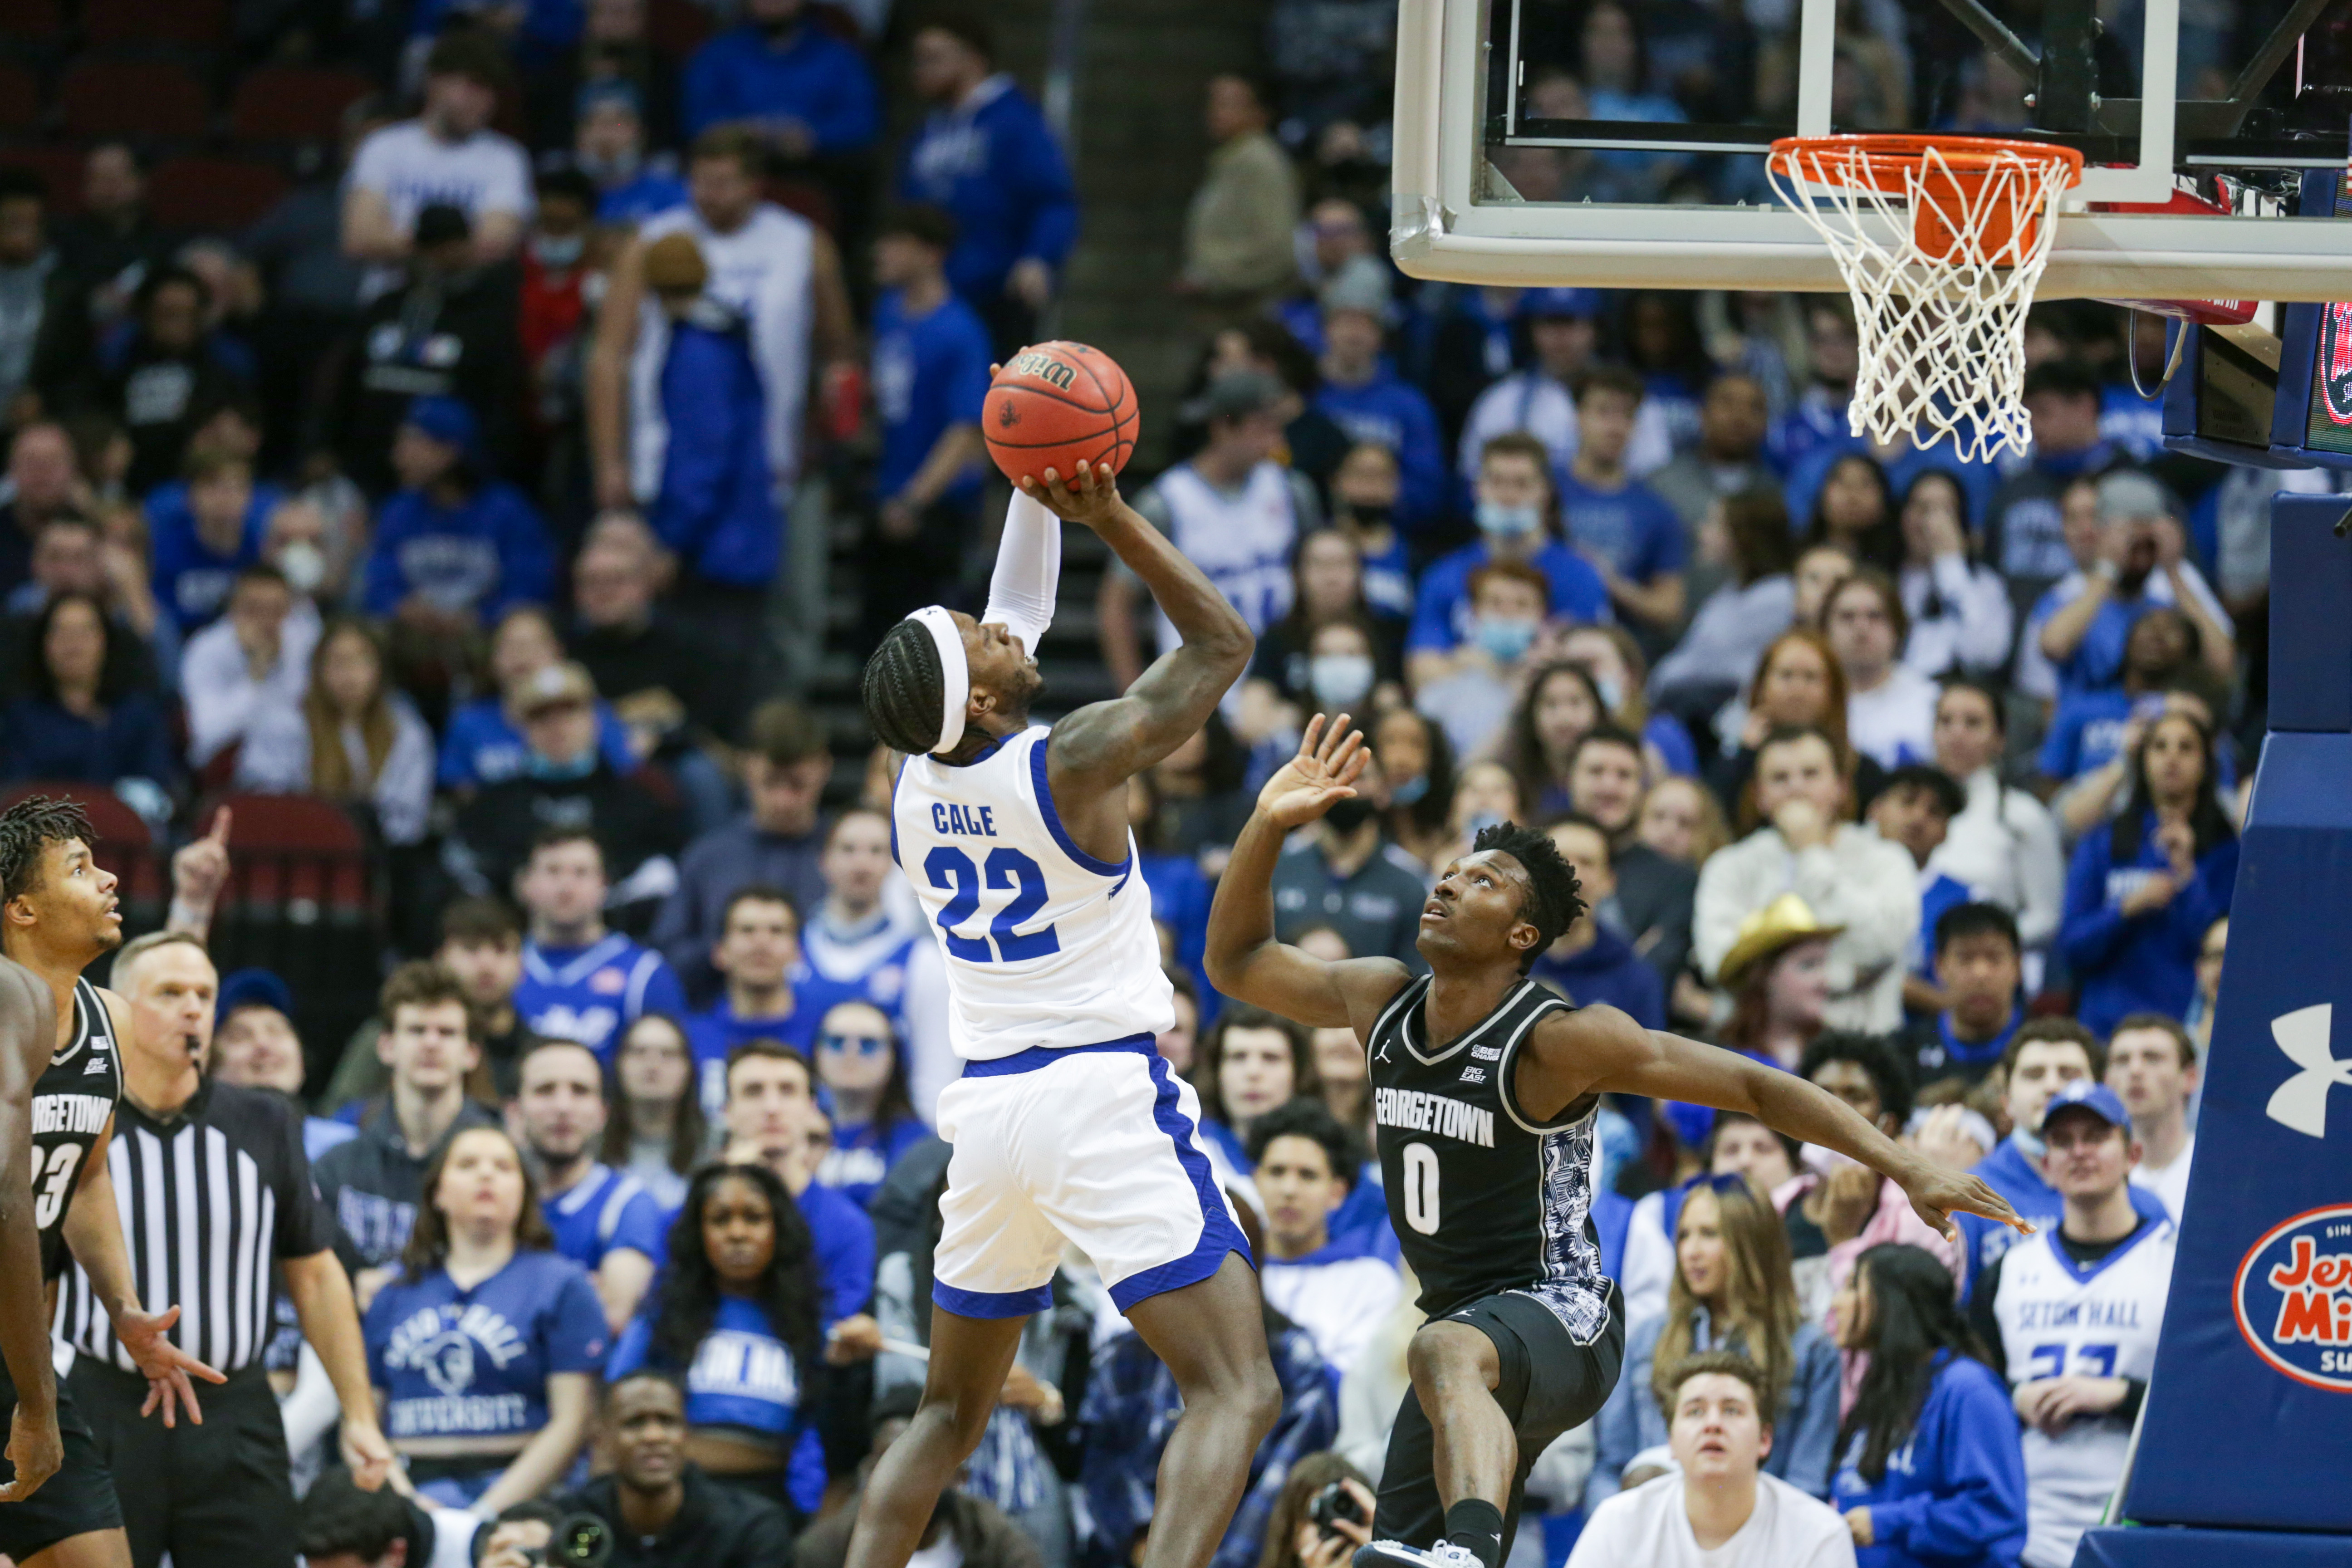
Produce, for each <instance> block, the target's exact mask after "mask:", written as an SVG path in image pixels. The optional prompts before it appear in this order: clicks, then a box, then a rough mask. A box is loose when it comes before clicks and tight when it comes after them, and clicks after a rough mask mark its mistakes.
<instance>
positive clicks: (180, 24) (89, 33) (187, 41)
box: [81, 0, 228, 49]
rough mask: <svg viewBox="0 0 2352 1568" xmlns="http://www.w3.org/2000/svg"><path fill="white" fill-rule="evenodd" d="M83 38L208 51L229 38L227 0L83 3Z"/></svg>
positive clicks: (94, 0) (108, 43)
mask: <svg viewBox="0 0 2352 1568" xmlns="http://www.w3.org/2000/svg"><path fill="white" fill-rule="evenodd" d="M81 23H82V36H83V37H84V38H86V39H87V40H88V41H89V42H90V43H92V44H98V45H101V46H111V45H120V44H132V45H140V44H172V45H177V46H179V47H184V48H198V49H209V48H215V47H219V46H220V45H221V44H223V43H226V41H227V38H228V0H84V4H83V5H82V14H81Z"/></svg>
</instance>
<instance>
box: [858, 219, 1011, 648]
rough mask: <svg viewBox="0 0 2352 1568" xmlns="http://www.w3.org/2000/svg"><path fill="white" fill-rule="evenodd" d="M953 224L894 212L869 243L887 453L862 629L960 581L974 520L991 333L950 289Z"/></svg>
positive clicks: (864, 573) (877, 477)
mask: <svg viewBox="0 0 2352 1568" xmlns="http://www.w3.org/2000/svg"><path fill="white" fill-rule="evenodd" d="M955 236H956V228H955V220H954V219H953V218H951V217H950V216H948V215H947V214H946V213H945V212H943V211H942V210H940V208H938V207H933V206H907V207H901V208H899V209H898V210H897V211H895V212H893V213H892V214H890V215H889V216H887V217H886V218H885V219H884V220H883V223H882V229H881V232H880V234H878V235H877V237H875V241H874V281H875V283H876V284H877V286H878V287H879V288H880V289H882V291H883V292H882V297H881V298H880V299H879V300H876V301H875V305H874V361H873V365H874V369H873V384H874V411H875V414H876V416H877V417H878V418H879V420H880V421H881V425H882V453H881V458H880V460H879V461H877V463H876V465H875V469H874V500H875V505H876V509H877V510H876V515H875V521H874V524H873V527H872V528H871V529H869V530H868V531H867V533H866V546H865V550H864V552H862V559H861V566H860V574H859V576H860V580H861V581H862V582H863V583H864V584H865V585H866V637H867V640H869V641H878V640H879V639H880V637H881V635H882V633H883V632H885V631H887V629H888V628H889V625H890V623H891V622H893V621H897V620H899V619H901V618H903V617H904V616H906V615H907V614H908V612H909V611H911V610H915V609H919V608H920V607H921V606H922V605H929V604H934V603H937V602H938V601H939V600H940V597H941V595H942V594H943V592H944V590H945V588H946V587H947V585H948V584H952V583H953V582H954V581H955V578H956V575H957V571H958V568H959V567H960V565H961V555H962V546H963V542H964V541H965V540H966V539H969V538H970V537H971V534H972V531H973V530H974V528H975V527H976V526H977V525H978V522H979V511H980V480H981V458H982V454H983V453H984V451H985V450H986V448H985V447H984V446H983V444H982V440H981V435H980V405H981V400H982V399H983V398H985V397H986V396H987V395H988V366H989V359H990V351H989V344H988V329H987V327H985V326H984V325H982V322H981V320H980V318H979V317H978V316H976V315H974V314H973V313H972V309H971V306H970V305H968V304H966V303H964V301H963V300H960V299H958V298H957V297H956V295H955V293H954V291H953V290H952V289H950V288H949V287H948V276H947V268H946V264H947V259H948V257H949V256H950V254H951V253H952V252H953V250H954V247H955Z"/></svg>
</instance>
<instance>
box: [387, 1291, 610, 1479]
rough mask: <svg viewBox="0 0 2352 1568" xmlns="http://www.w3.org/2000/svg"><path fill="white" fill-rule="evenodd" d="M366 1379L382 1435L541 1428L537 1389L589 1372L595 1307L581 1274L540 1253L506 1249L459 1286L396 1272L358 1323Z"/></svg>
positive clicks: (600, 1317)
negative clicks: (378, 1393) (479, 1277)
mask: <svg viewBox="0 0 2352 1568" xmlns="http://www.w3.org/2000/svg"><path fill="white" fill-rule="evenodd" d="M366 1337H367V1354H368V1381H369V1382H371V1383H373V1384H374V1385H375V1386H376V1387H377V1388H379V1389H382V1390H383V1394H384V1400H385V1404H384V1424H383V1429H384V1434H385V1436H389V1437H391V1438H393V1439H394V1440H395V1441H397V1440H399V1439H400V1438H403V1437H504V1436H528V1435H529V1434H530V1433H533V1432H536V1431H538V1430H539V1429H540V1428H541V1427H542V1426H546V1425H547V1380H548V1379H549V1378H550V1377H551V1376H553V1375H555V1374H556V1373H568V1372H582V1373H590V1374H592V1375H593V1373H596V1372H597V1370H598V1369H599V1368H600V1367H602V1365H603V1364H604V1352H605V1345H606V1342H605V1331H604V1307H603V1306H602V1305H601V1304H599V1303H598V1301H597V1300H596V1291H595V1288H594V1287H593V1286H592V1285H590V1284H589V1283H588V1274H587V1271H586V1270H585V1269H583V1268H581V1267H580V1265H578V1264H577V1263H574V1262H572V1260H571V1259H570V1258H562V1257H559V1256H558V1255H557V1254H555V1253H552V1252H539V1251H533V1252H518V1253H516V1254H515V1255H514V1257H513V1258H511V1259H509V1261H508V1263H507V1266H506V1267H505V1268H501V1269H499V1271H498V1272H497V1273H496V1274H493V1275H491V1276H490V1277H489V1278H488V1279H485V1280H483V1281H481V1282H480V1283H479V1284H478V1285H475V1286H474V1287H473V1288H472V1289H459V1288H458V1285H457V1281H456V1280H454V1279H450V1278H449V1271H448V1270H447V1269H446V1268H438V1269H436V1270H434V1271H433V1272H432V1273H431V1274H428V1275H426V1276H425V1278H424V1279H410V1278H409V1277H408V1276H407V1275H406V1274H403V1275H401V1276H400V1277H399V1278H397V1279H394V1280H393V1281H392V1282H391V1283H390V1284H388V1285H386V1286H385V1287H384V1288H383V1289H382V1290H380V1291H378V1292H377V1293H376V1298H375V1300H374V1301H373V1302H372V1303H370V1304H369V1307H368V1312H367V1322H366Z"/></svg>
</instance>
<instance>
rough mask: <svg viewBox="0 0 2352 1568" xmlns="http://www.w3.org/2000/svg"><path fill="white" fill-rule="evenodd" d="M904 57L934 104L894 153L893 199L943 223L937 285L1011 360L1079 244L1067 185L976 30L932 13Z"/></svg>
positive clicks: (1037, 118) (1057, 152)
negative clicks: (944, 243)
mask: <svg viewBox="0 0 2352 1568" xmlns="http://www.w3.org/2000/svg"><path fill="white" fill-rule="evenodd" d="M912 54H913V58H912V60H911V61H910V64H911V67H912V75H913V78H914V86H915V90H916V91H917V92H918V93H920V94H921V95H922V96H923V97H924V98H926V99H928V100H930V102H931V104H932V105H933V107H932V110H931V112H930V113H929V115H928V116H926V117H925V119H924V121H923V123H922V125H921V126H920V127H919V128H918V129H917V131H916V132H915V135H914V139H913V140H912V141H910V142H908V144H907V150H906V152H905V153H902V154H901V155H900V158H899V162H898V198H899V199H900V200H901V201H908V202H922V203H925V204H927V205H931V206H935V207H940V208H943V209H944V210H945V211H946V212H947V213H949V214H950V216H953V217H954V219H955V222H956V245H955V248H954V249H953V250H951V251H950V252H949V253H948V261H947V271H948V281H949V282H950V283H951V284H953V285H954V286H955V291H956V293H957V294H958V295H960V296H961V298H962V300H963V301H964V302H965V303H966V304H968V305H970V306H971V308H972V309H973V310H977V311H978V312H980V317H981V320H982V321H986V322H987V323H988V328H989V339H990V342H992V344H993V345H994V347H995V350H996V353H997V357H998V358H1000V359H1010V358H1011V357H1012V354H1013V350H1014V349H1017V348H1019V347H1020V346H1021V345H1022V344H1023V343H1025V342H1029V341H1030V340H1031V339H1032V338H1033V337H1034V335H1035V328H1036V323H1037V312H1038V311H1039V310H1044V309H1045V303H1046V301H1047V300H1051V299H1052V298H1053V295H1054V279H1055V272H1056V271H1057V270H1058V269H1059V268H1060V267H1061V265H1062V262H1063V259H1064V258H1066V257H1067V256H1068V255H1069V253H1070V246H1071V243H1072V242H1073V241H1075V240H1076V238H1077V237H1078V197H1077V187H1076V184H1075V183H1074V182H1073V181H1072V180H1071V178H1070V165H1069V163H1068V161H1067V160H1066V158H1064V157H1063V155H1062V149H1061V147H1060V146H1059V145H1058V144H1057V143H1056V142H1055V141H1054V133H1053V132H1052V131H1050V130H1049V129H1047V127H1046V124H1045V116H1044V115H1043V114H1041V113H1039V112H1038V111H1037V108H1036V106H1035V105H1034V104H1032V103H1031V102H1030V101H1029V100H1028V99H1026V98H1025V97H1024V96H1023V95H1022V93H1021V90H1020V89H1018V88H1016V87H1015V86H1013V79H1012V77H1010V76H1008V75H1006V74H1005V73H1003V72H1002V71H999V70H997V69H996V58H995V57H996V46H995V42H994V40H993V38H992V36H991V35H990V33H989V31H988V27H987V25H986V23H984V22H982V21H981V20H979V19H978V18H977V17H975V16H972V15H971V13H968V12H966V13H960V14H956V15H952V16H950V15H948V14H944V13H942V14H940V15H938V16H931V17H929V18H928V19H927V20H925V22H924V23H923V25H922V26H921V27H920V28H919V30H918V31H917V32H916V34H915V39H914V47H913V50H912Z"/></svg>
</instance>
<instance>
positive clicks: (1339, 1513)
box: [1307, 1481, 1372, 1535]
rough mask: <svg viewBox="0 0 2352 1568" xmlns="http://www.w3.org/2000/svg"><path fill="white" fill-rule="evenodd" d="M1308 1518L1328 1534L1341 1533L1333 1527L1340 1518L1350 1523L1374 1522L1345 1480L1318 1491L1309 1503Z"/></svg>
mask: <svg viewBox="0 0 2352 1568" xmlns="http://www.w3.org/2000/svg"><path fill="white" fill-rule="evenodd" d="M1340 1520H1346V1521H1348V1522H1349V1524H1364V1525H1369V1524H1370V1523H1371V1522H1372V1521H1371V1516H1370V1515H1369V1514H1367V1513H1365V1512H1364V1505H1363V1504H1362V1503H1360V1502H1359V1501H1357V1500H1356V1494H1355V1493H1353V1492H1351V1491H1349V1489H1348V1483H1347V1482H1345V1481H1333V1482H1331V1483H1330V1484H1329V1485H1328V1486H1326V1487H1324V1488H1323V1489H1322V1490H1320V1491H1318V1492H1317V1493H1316V1494H1315V1496H1314V1498H1313V1499H1312V1500H1310V1501H1309V1502H1308V1503H1307V1521H1308V1522H1309V1523H1311V1524H1313V1525H1314V1526H1315V1528H1316V1529H1318V1530H1319V1531H1322V1532H1323V1533H1324V1534H1326V1535H1337V1534H1339V1531H1336V1530H1334V1529H1332V1528H1331V1527H1332V1525H1333V1524H1334V1523H1336V1522H1338V1521H1340Z"/></svg>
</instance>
